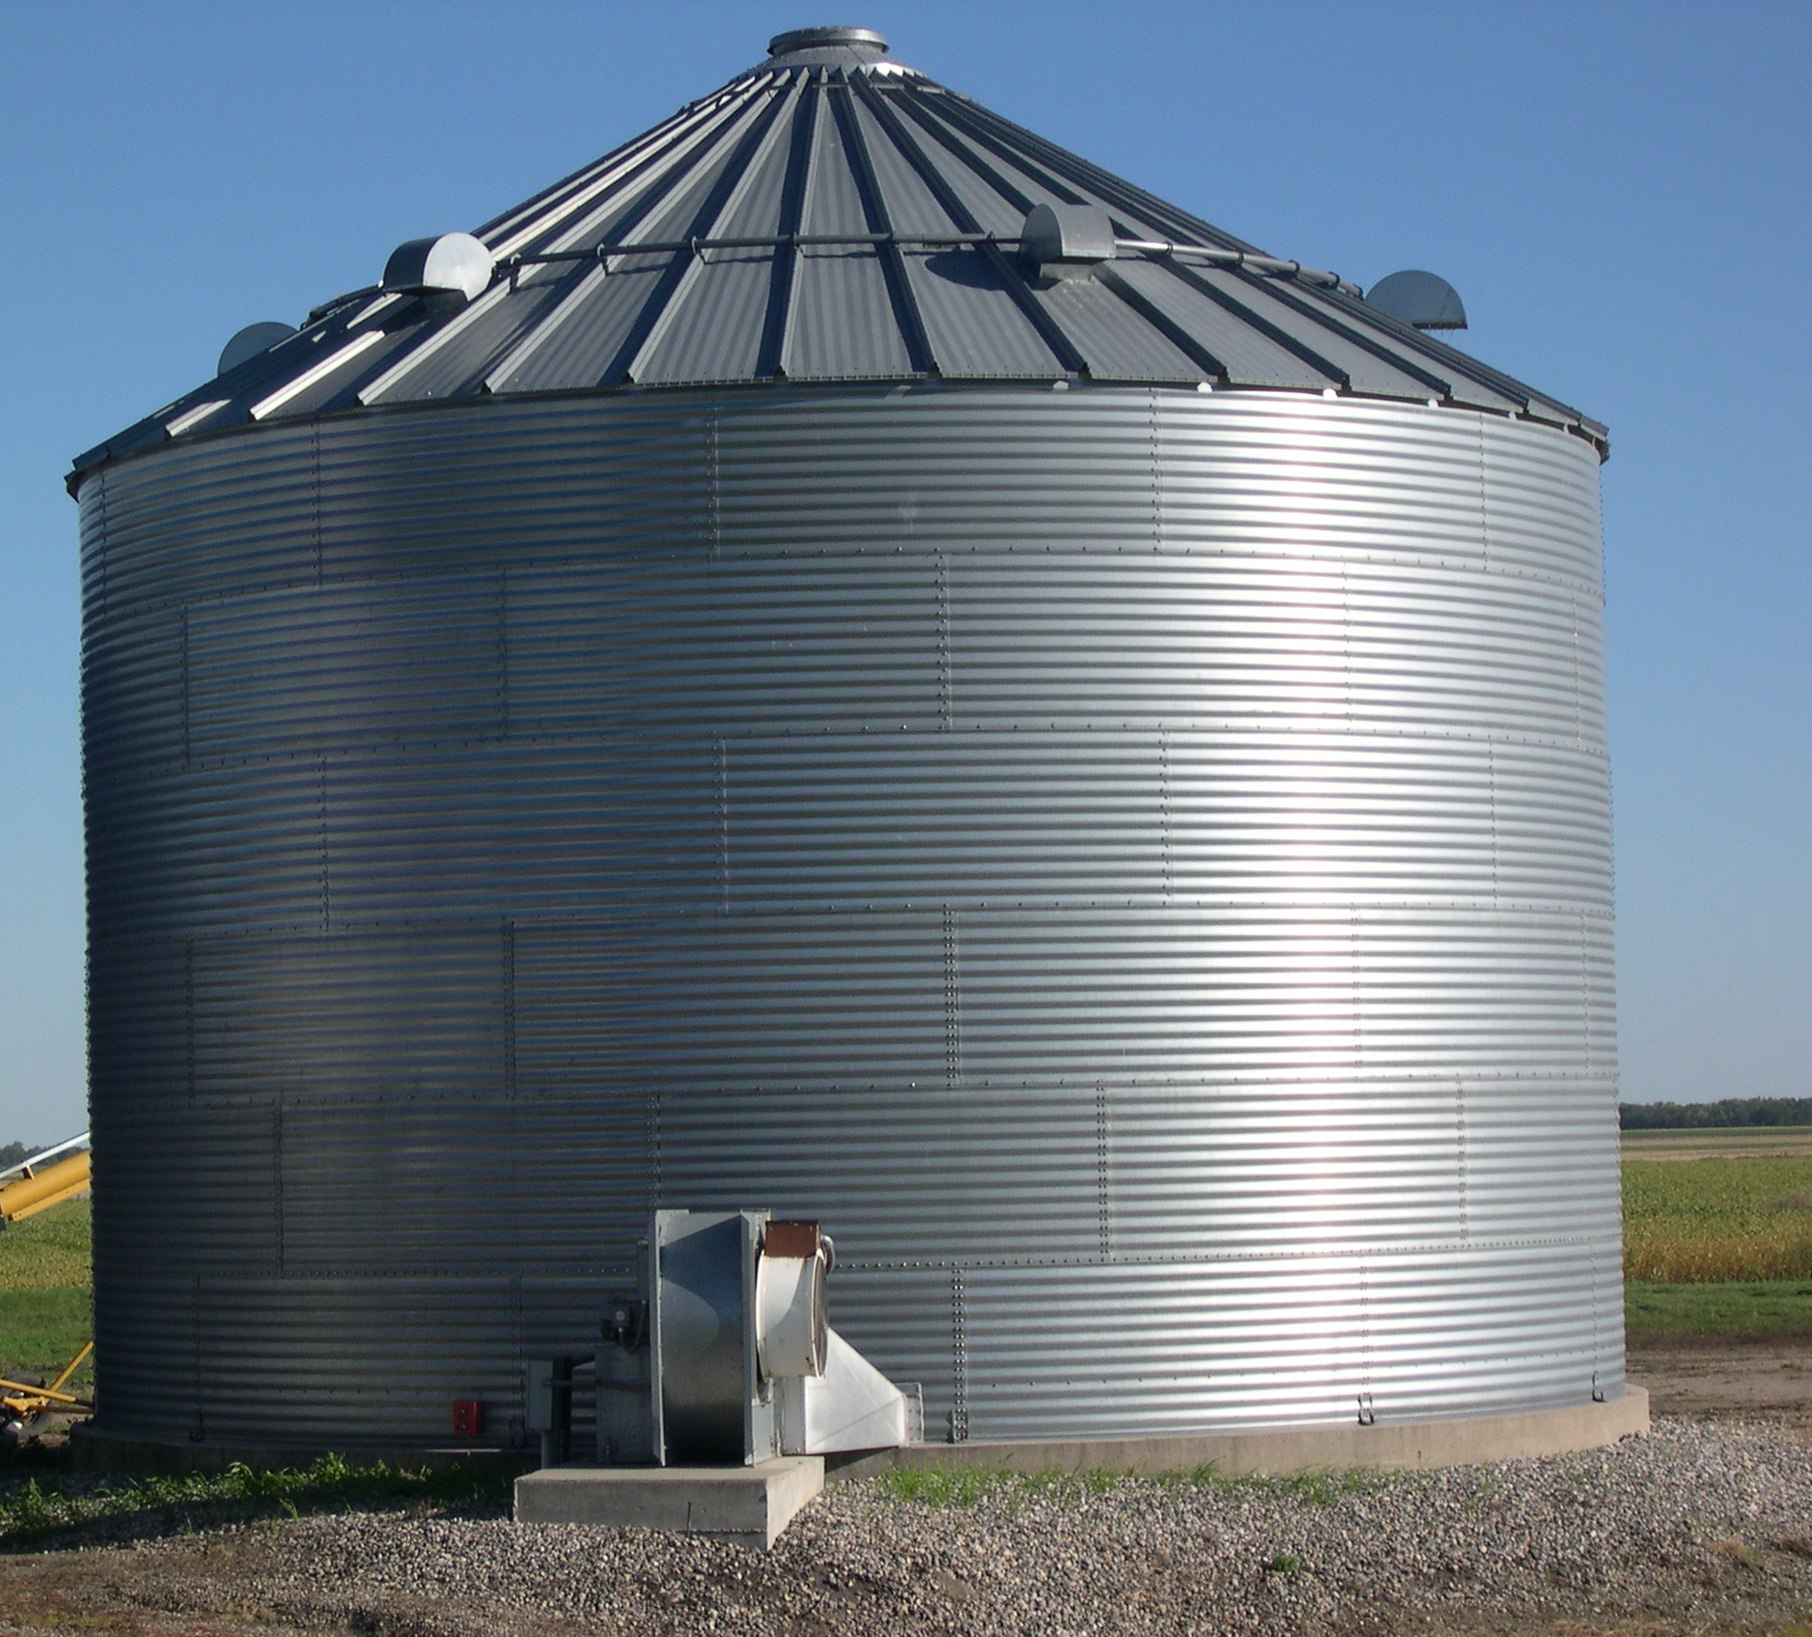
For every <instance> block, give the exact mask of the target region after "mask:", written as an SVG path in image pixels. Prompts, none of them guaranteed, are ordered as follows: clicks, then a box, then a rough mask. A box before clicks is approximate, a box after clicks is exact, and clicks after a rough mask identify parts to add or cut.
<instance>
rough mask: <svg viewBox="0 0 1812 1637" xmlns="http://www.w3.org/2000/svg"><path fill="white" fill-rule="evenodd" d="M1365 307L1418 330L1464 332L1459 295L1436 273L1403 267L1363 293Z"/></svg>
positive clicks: (1463, 316)
mask: <svg viewBox="0 0 1812 1637" xmlns="http://www.w3.org/2000/svg"><path fill="white" fill-rule="evenodd" d="M1365 304H1366V306H1368V307H1376V308H1377V309H1378V311H1379V312H1381V313H1388V314H1389V315H1390V316H1391V317H1392V318H1396V319H1401V320H1402V321H1403V322H1404V323H1405V324H1413V325H1414V326H1415V327H1416V328H1417V329H1418V330H1463V329H1465V328H1466V309H1465V308H1464V307H1463V306H1462V305H1461V304H1460V292H1459V291H1458V290H1456V289H1454V287H1453V286H1452V285H1451V284H1449V283H1448V282H1447V280H1446V279H1444V278H1442V277H1440V276H1439V275H1438V274H1435V273H1424V272H1421V271H1419V270H1418V269H1416V268H1413V267H1412V268H1405V269H1404V271H1403V272H1401V273H1392V274H1390V275H1389V276H1388V277H1386V278H1381V279H1379V280H1378V282H1377V283H1376V284H1374V285H1373V286H1372V287H1371V289H1369V290H1367V291H1366V292H1365Z"/></svg>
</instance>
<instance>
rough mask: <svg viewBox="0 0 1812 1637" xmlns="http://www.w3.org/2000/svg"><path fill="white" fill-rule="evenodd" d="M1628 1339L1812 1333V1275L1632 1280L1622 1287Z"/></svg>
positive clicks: (1800, 1334)
mask: <svg viewBox="0 0 1812 1637" xmlns="http://www.w3.org/2000/svg"><path fill="white" fill-rule="evenodd" d="M1623 1307H1624V1322H1625V1324H1626V1325H1627V1327H1628V1330H1629V1336H1630V1340H1631V1341H1633V1342H1641V1341H1645V1340H1659V1339H1661V1338H1663V1337H1668V1338H1675V1337H1680V1336H1711V1337H1733V1336H1780V1337H1790V1336H1805V1337H1808V1338H1812V1280H1807V1279H1774V1280H1765V1281H1757V1282H1752V1283H1736V1284H1682V1285H1662V1284H1636V1283H1631V1284H1629V1285H1628V1286H1626V1287H1625V1290H1624V1304H1623Z"/></svg>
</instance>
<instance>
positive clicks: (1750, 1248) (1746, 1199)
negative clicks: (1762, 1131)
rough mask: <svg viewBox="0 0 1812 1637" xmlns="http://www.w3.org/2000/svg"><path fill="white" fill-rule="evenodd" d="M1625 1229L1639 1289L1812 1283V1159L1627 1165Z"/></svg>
mask: <svg viewBox="0 0 1812 1637" xmlns="http://www.w3.org/2000/svg"><path fill="white" fill-rule="evenodd" d="M1623 1224H1624V1227H1623V1245H1624V1256H1623V1270H1624V1275H1625V1277H1626V1278H1628V1279H1631V1280H1633V1281H1636V1282H1638V1283H1643V1284H1666V1285H1681V1284H1747V1283H1755V1282H1757V1281H1764V1280H1766V1281H1776V1280H1795V1279H1798V1280H1807V1279H1812V1156H1806V1155H1790V1154H1749V1155H1744V1156H1742V1157H1740V1158H1739V1157H1719V1158H1713V1159H1690V1160H1643V1159H1634V1158H1632V1159H1626V1160H1625V1161H1624V1164H1623Z"/></svg>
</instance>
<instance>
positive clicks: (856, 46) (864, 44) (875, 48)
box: [768, 23, 887, 59]
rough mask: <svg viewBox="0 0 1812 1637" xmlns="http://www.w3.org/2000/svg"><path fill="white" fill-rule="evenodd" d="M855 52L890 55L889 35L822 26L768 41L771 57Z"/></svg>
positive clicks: (791, 30)
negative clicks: (838, 51) (807, 53)
mask: <svg viewBox="0 0 1812 1637" xmlns="http://www.w3.org/2000/svg"><path fill="white" fill-rule="evenodd" d="M839 49H840V50H843V51H853V52H855V53H857V55H859V56H861V57H864V58H868V59H874V58H879V57H885V56H886V55H887V36H886V35H885V34H881V33H878V32H877V31H876V30H874V29H872V28H851V27H849V26H847V25H845V24H841V23H826V24H821V25H819V26H818V27H816V28H789V29H788V30H787V31H786V32H785V33H784V34H776V35H775V36H774V38H773V39H771V40H769V41H768V55H769V56H770V57H789V56H791V55H793V53H795V52H799V51H825V50H839Z"/></svg>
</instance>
